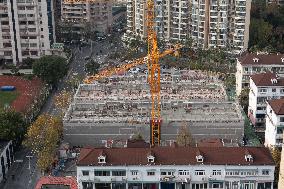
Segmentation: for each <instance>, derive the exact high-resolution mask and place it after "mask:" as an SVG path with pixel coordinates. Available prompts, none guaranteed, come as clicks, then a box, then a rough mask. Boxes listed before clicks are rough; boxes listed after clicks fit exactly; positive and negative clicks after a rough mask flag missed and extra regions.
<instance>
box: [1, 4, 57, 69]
mask: <svg viewBox="0 0 284 189" xmlns="http://www.w3.org/2000/svg"><path fill="white" fill-rule="evenodd" d="M54 27H55V26H54V16H53V1H52V0H47V1H40V0H2V1H0V29H1V31H0V58H3V59H4V60H5V61H6V62H7V63H13V64H14V65H16V64H17V63H21V62H23V60H24V59H26V58H27V57H30V58H39V57H41V56H43V55H49V54H50V47H51V45H52V43H53V42H54V41H55V28H54Z"/></svg>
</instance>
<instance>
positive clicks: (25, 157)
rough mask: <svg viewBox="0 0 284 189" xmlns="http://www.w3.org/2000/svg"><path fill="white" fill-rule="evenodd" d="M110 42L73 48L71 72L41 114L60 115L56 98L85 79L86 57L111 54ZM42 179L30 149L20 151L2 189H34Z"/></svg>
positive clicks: (93, 43)
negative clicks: (71, 83)
mask: <svg viewBox="0 0 284 189" xmlns="http://www.w3.org/2000/svg"><path fill="white" fill-rule="evenodd" d="M109 44H110V43H109V41H108V40H104V41H101V42H92V45H90V46H86V47H82V48H81V49H80V48H79V47H73V48H72V52H73V54H74V59H73V61H72V62H71V63H70V67H69V71H68V74H67V75H66V77H65V78H64V79H63V80H62V81H61V82H60V83H59V84H58V88H57V90H56V91H55V90H54V91H52V93H51V94H50V96H49V97H48V99H47V101H46V103H45V104H44V106H43V108H42V110H41V113H48V114H51V115H58V114H59V113H60V111H59V110H56V108H55V105H54V97H55V96H56V95H57V94H59V93H60V92H61V91H62V90H71V89H70V86H69V85H68V81H69V80H70V79H71V78H72V77H73V76H74V75H78V76H81V77H85V76H86V73H85V64H86V62H87V61H86V60H85V57H87V56H92V58H94V59H96V58H97V57H98V56H103V55H107V54H108V52H109ZM40 177H41V173H40V171H39V170H37V169H36V157H34V156H32V155H31V152H30V151H29V150H28V149H20V150H19V151H17V152H16V153H15V158H14V163H13V164H12V166H11V167H10V169H9V171H8V175H7V180H6V182H2V183H1V184H0V188H1V189H33V188H34V187H35V185H36V182H37V180H38V179H39V178H40Z"/></svg>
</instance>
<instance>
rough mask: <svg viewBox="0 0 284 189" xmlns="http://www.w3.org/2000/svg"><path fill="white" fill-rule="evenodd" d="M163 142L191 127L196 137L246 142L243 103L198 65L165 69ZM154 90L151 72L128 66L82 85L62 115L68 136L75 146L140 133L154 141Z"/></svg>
mask: <svg viewBox="0 0 284 189" xmlns="http://www.w3.org/2000/svg"><path fill="white" fill-rule="evenodd" d="M161 117H162V126H161V144H162V145H164V144H167V143H170V142H172V141H174V140H175V139H176V136H177V133H178V132H179V130H180V128H181V127H182V126H187V127H188V128H189V131H190V133H191V135H192V137H193V138H194V140H195V141H199V140H201V139H205V138H206V139H208V138H220V139H223V141H224V143H226V144H231V145H237V144H240V143H241V142H242V138H243V134H244V121H243V117H242V114H241V111H240V108H239V106H238V105H237V104H235V103H234V102H229V101H228V100H227V96H226V92H225V90H224V87H223V84H222V82H221V81H220V80H218V78H217V77H215V76H213V75H210V74H206V73H203V72H201V71H194V70H162V73H161ZM150 119H151V94H150V89H149V85H148V83H147V74H145V73H144V72H142V71H141V70H140V71H139V72H138V71H137V70H134V71H130V72H127V73H123V74H120V75H115V76H111V77H109V78H105V79H104V80H101V81H99V82H95V83H94V84H82V85H80V87H79V88H78V90H77V92H76V94H75V96H74V99H73V102H72V104H71V105H70V107H69V109H68V111H67V113H66V115H65V117H64V122H63V123H64V138H65V141H66V142H69V143H70V144H71V145H73V146H84V145H95V146H100V145H103V144H104V143H105V142H106V141H112V142H113V141H119V142H121V143H122V144H123V143H124V142H125V141H126V140H127V139H129V138H131V137H133V136H134V135H136V134H137V133H140V134H141V135H142V136H143V138H144V139H145V140H146V141H149V140H150V122H151V120H150Z"/></svg>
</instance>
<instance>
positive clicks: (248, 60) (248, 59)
mask: <svg viewBox="0 0 284 189" xmlns="http://www.w3.org/2000/svg"><path fill="white" fill-rule="evenodd" d="M254 58H258V59H259V60H258V62H254V60H253V59H254ZM281 58H284V54H278V55H277V54H267V55H266V54H256V53H246V54H244V55H243V56H242V57H240V58H238V60H239V61H240V63H241V64H242V65H251V64H252V65H270V64H281V65H284V62H282V60H281Z"/></svg>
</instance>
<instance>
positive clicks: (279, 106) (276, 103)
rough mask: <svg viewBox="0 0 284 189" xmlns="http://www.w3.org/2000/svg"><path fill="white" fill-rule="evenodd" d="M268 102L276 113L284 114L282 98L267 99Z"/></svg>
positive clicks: (283, 100)
mask: <svg viewBox="0 0 284 189" xmlns="http://www.w3.org/2000/svg"><path fill="white" fill-rule="evenodd" d="M268 104H269V105H270V106H271V108H272V110H273V111H274V112H275V114H277V115H284V99H275V100H269V101H268Z"/></svg>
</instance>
